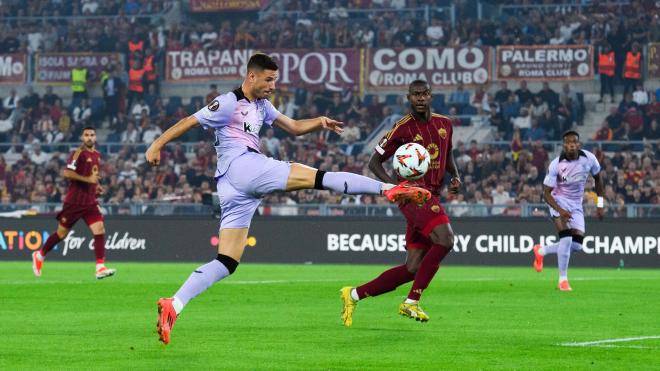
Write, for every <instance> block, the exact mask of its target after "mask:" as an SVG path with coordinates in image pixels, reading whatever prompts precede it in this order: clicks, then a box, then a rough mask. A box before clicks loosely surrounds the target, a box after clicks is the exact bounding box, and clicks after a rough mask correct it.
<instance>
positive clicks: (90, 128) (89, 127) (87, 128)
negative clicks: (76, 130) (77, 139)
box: [82, 126, 96, 133]
mask: <svg viewBox="0 0 660 371" xmlns="http://www.w3.org/2000/svg"><path fill="white" fill-rule="evenodd" d="M85 130H92V131H93V132H96V128H95V127H91V126H85V127H84V128H83V129H82V132H83V133H84V132H85Z"/></svg>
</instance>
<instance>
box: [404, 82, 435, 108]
mask: <svg viewBox="0 0 660 371" xmlns="http://www.w3.org/2000/svg"><path fill="white" fill-rule="evenodd" d="M407 97H408V102H410V109H411V110H412V111H413V112H416V113H426V112H428V111H430V110H431V99H432V97H431V86H430V85H429V83H428V82H426V81H424V80H415V81H413V82H411V83H410V85H409V86H408V95H407Z"/></svg>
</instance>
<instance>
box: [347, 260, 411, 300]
mask: <svg viewBox="0 0 660 371" xmlns="http://www.w3.org/2000/svg"><path fill="white" fill-rule="evenodd" d="M414 278H415V275H414V274H413V273H410V272H408V269H407V268H406V265H405V264H404V265H399V266H396V267H394V268H391V269H388V270H386V271H385V272H383V273H381V274H380V276H378V277H376V278H375V279H374V280H372V281H369V282H367V283H365V284H364V285H362V286H358V287H357V288H356V289H355V290H356V291H357V294H358V297H359V298H360V299H363V298H366V297H367V296H378V295H380V294H384V293H386V292H390V291H393V290H394V289H396V288H397V287H399V286H401V285H403V284H404V283H406V282H410V281H412V280H413V279H414Z"/></svg>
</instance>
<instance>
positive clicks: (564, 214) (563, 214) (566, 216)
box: [559, 209, 571, 221]
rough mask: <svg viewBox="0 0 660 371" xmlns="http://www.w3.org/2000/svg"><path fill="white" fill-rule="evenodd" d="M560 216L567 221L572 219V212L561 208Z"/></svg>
mask: <svg viewBox="0 0 660 371" xmlns="http://www.w3.org/2000/svg"><path fill="white" fill-rule="evenodd" d="M559 217H560V218H562V219H563V220H565V221H568V220H569V219H571V213H570V212H568V211H567V210H564V209H559Z"/></svg>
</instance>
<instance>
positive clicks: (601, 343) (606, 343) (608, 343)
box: [557, 335, 660, 349]
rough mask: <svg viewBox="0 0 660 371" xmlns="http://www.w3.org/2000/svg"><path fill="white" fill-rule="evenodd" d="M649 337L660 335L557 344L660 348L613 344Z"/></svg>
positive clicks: (654, 337) (644, 347) (566, 345)
mask: <svg viewBox="0 0 660 371" xmlns="http://www.w3.org/2000/svg"><path fill="white" fill-rule="evenodd" d="M649 339H660V336H658V335H654V336H637V337H630V338H618V339H605V340H595V341H582V342H571V343H559V344H557V345H560V346H563V347H594V348H633V349H660V347H649V346H643V345H612V343H625V342H629V341H637V340H649Z"/></svg>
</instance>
